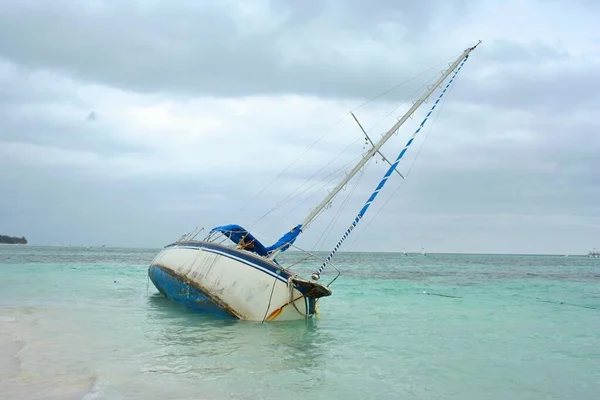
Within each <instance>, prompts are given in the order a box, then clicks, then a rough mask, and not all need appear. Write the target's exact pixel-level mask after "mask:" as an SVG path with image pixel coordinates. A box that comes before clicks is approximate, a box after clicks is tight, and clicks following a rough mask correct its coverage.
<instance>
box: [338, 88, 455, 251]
mask: <svg viewBox="0 0 600 400" xmlns="http://www.w3.org/2000/svg"><path fill="white" fill-rule="evenodd" d="M457 80H458V77H457V79H455V80H454V85H452V86H451V87H450V90H449V91H448V94H450V92H452V89H454V86H455V85H456V81H457ZM440 104H441V105H440V109H439V110H438V112H437V113H436V114H435V117H434V118H433V121H432V122H431V125H429V130H428V131H427V133H426V134H425V138H424V139H423V143H422V144H421V146H420V147H419V150H418V151H417V154H416V155H415V158H414V160H413V162H412V164H411V165H410V167H409V168H408V170H407V171H406V174H404V177H405V178H408V176H409V175H410V173H411V171H412V169H413V166H414V165H415V162H416V161H417V158H418V157H419V155H420V154H421V150H423V147H425V142H426V141H427V138H428V137H429V134H430V133H431V131H432V129H433V127H434V125H435V123H436V122H437V119H438V117H439V116H440V114H441V113H442V110H443V109H444V106H445V105H446V101H445V100H442V102H441V103H440ZM403 183H404V181H401V182H400V183H399V184H398V187H396V189H395V190H394V191H393V192H392V195H391V196H390V197H388V199H387V200H386V201H385V203H383V205H382V206H381V208H379V210H377V212H376V213H375V215H374V216H373V218H371V220H370V221H369V222H367V225H365V227H364V229H363V230H362V231H360V232H358V234H356V236H355V237H354V241H353V242H352V243H350V245H349V246H348V248H352V247H353V246H354V244H355V243H356V242H357V241H358V239H359V238H360V237H361V235H362V233H363V232H365V231H366V230H367V228H368V227H369V226H370V225H371V222H373V221H375V219H377V216H378V215H379V213H380V212H381V211H382V210H383V209H384V208H385V206H386V205H387V204H388V203H389V201H390V200H391V199H392V198H393V197H394V196H395V195H396V193H398V191H399V190H400V188H401V187H402V185H403Z"/></svg>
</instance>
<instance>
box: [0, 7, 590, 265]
mask: <svg viewBox="0 0 600 400" xmlns="http://www.w3.org/2000/svg"><path fill="white" fill-rule="evenodd" d="M598 15H600V3H599V2H595V1H591V0H590V1H583V0H580V1H566V0H565V1H558V0H538V1H534V0H507V1H502V2H501V1H491V0H488V1H486V0H477V1H475V0H473V1H471V0H460V1H442V0H439V1H436V0H431V1H422V2H418V1H404V0H369V1H359V0H303V1H291V0H288V1H266V0H265V1H247V0H244V1H241V0H239V1H223V0H214V1H208V0H205V1H198V2H190V1H185V2H184V1H177V0H175V1H166V0H165V1H161V0H155V1H145V2H139V1H135V2H134V1H124V0H119V1H116V0H115V1H64V0H55V1H52V2H48V1H0V234H8V235H17V236H22V235H24V236H26V237H27V239H28V240H29V241H30V243H31V244H40V245H68V244H72V245H101V244H106V245H109V246H143V247H155V246H156V247H159V246H163V245H165V244H168V243H170V242H172V241H173V240H175V239H177V238H178V237H179V236H180V235H181V234H183V233H185V232H186V231H190V230H192V229H194V228H195V227H196V226H204V227H205V228H206V229H210V228H211V227H213V226H215V225H222V224H228V223H239V224H241V225H243V226H245V227H251V228H252V230H253V231H254V232H255V233H256V235H257V236H258V237H259V238H260V239H261V240H262V241H263V242H265V244H267V245H269V244H271V243H272V242H273V241H274V240H276V239H277V238H278V237H279V236H281V235H282V234H283V233H285V232H286V231H287V230H289V229H290V228H291V227H293V226H294V225H296V224H297V223H299V222H301V221H302V220H303V219H304V217H305V216H306V214H307V213H308V212H309V210H310V208H311V207H314V206H315V205H316V204H318V202H319V200H320V199H321V198H323V196H325V194H326V190H327V189H331V188H332V187H333V186H334V185H335V183H336V182H337V180H336V179H334V180H332V181H331V182H330V183H329V184H327V185H325V184H324V183H325V182H326V181H323V180H322V178H324V177H326V176H327V175H328V174H330V173H332V172H334V171H335V170H337V169H340V168H341V167H343V166H344V165H347V166H348V168H346V170H349V167H350V166H351V165H352V164H351V161H352V160H355V159H356V158H357V157H359V156H360V154H361V152H362V151H363V145H364V138H363V137H362V136H361V132H360V130H359V128H358V127H357V125H356V124H355V123H354V121H353V119H352V116H351V115H350V114H349V111H350V110H354V112H355V114H356V115H357V117H358V118H359V119H360V120H361V123H362V124H363V125H364V126H365V128H368V130H369V133H370V135H371V136H372V137H373V138H374V139H377V138H379V137H380V135H381V134H382V133H383V132H384V131H385V130H386V129H387V128H389V127H390V126H391V125H392V124H393V123H394V122H395V121H396V118H397V117H399V116H401V115H402V114H403V113H404V112H405V111H406V110H407V109H408V107H409V106H410V104H411V103H410V100H414V99H416V98H417V97H418V95H420V94H421V93H422V92H423V91H424V89H425V87H424V85H426V84H427V82H428V81H429V82H431V80H432V79H435V78H436V77H438V76H439V74H440V71H442V69H443V68H444V66H446V65H447V63H448V62H450V61H452V60H453V58H454V57H456V56H458V55H459V54H460V53H461V52H462V51H463V50H464V49H465V48H467V47H468V46H472V45H474V44H475V43H477V41H478V40H480V39H481V40H482V41H483V42H482V44H481V45H480V46H479V47H478V48H477V49H476V50H475V51H474V52H473V53H472V56H471V57H470V58H469V60H468V61H467V63H466V64H465V66H464V68H463V69H462V71H461V73H460V74H459V76H458V78H457V80H456V84H455V86H453V87H452V90H451V91H450V92H449V94H448V95H447V96H446V97H445V100H444V102H443V103H442V106H441V107H439V108H438V110H436V113H434V114H433V116H432V118H431V119H430V120H429V122H428V124H427V125H426V126H425V129H424V130H423V131H421V134H420V136H417V139H416V141H415V142H414V144H413V146H412V147H411V148H410V149H409V152H408V153H407V156H406V157H405V159H404V160H403V161H402V162H401V163H400V167H399V169H400V171H402V172H403V173H404V174H407V179H406V181H402V180H401V179H400V177H399V176H398V175H394V176H393V178H392V179H391V180H390V181H389V183H388V185H387V186H386V187H385V189H384V190H383V192H382V193H381V195H380V196H379V197H378V199H377V201H376V202H375V203H374V205H373V206H372V208H371V209H370V210H369V212H368V213H367V215H366V216H365V220H363V221H362V222H361V224H360V225H359V227H358V228H357V229H356V230H355V232H354V233H353V234H352V235H351V236H350V237H349V239H348V240H347V241H346V243H345V244H344V246H343V247H342V248H341V250H342V251H343V250H356V251H402V250H403V249H406V250H407V251H420V249H421V247H422V246H423V247H425V249H426V251H429V252H501V253H570V254H581V253H585V252H587V251H588V250H589V249H591V248H592V247H594V246H596V247H600V174H599V171H600V129H599V128H600V119H599V118H598V112H597V110H598V109H599V107H600V30H598V28H597V23H598V22H597V17H598ZM411 78H414V79H412V80H410V81H409V82H408V83H404V84H402V83H403V82H406V81H407V80H409V79H411ZM394 88H395V89H394ZM390 89H394V90H391V91H389V92H388V93H386V94H385V95H383V96H381V97H379V98H377V99H376V100H374V101H371V102H369V103H367V104H366V105H363V104H364V103H365V102H367V101H368V100H369V99H373V98H375V97H376V96H378V95H380V94H382V93H385V92H386V91H388V90H390ZM438 93H439V92H436V93H435V94H434V96H437V94H438ZM433 100H435V98H433ZM432 103H433V101H430V102H429V103H428V104H425V105H424V106H423V107H421V108H420V109H419V112H418V113H417V114H416V115H415V118H414V119H411V120H409V122H407V124H406V125H405V126H403V127H402V128H401V129H400V132H399V134H398V136H394V137H393V138H392V139H391V140H390V141H389V142H388V143H387V144H386V145H385V146H384V148H383V151H384V153H385V154H386V155H387V157H388V158H391V159H394V158H395V157H396V156H397V154H398V152H399V151H400V150H401V148H402V147H403V145H404V143H406V141H407V140H408V138H409V137H410V136H411V135H412V133H413V132H414V129H415V128H416V126H417V125H418V124H419V123H420V121H421V119H422V117H423V115H424V114H425V113H426V112H427V111H428V109H429V107H431V105H432ZM361 105H363V106H361ZM386 116H387V117H386ZM384 117H386V118H384ZM319 138H321V140H319ZM311 146H312V147H311ZM344 150H345V151H344ZM417 156H418V157H417ZM290 164H292V165H291V166H290ZM288 167H289V168H288ZM286 168H287V169H286ZM385 170H386V165H385V164H383V163H382V162H381V161H378V162H377V163H375V160H372V161H371V163H370V164H369V167H368V168H367V169H366V171H365V173H364V175H362V177H361V178H360V180H357V179H355V180H353V181H352V182H351V183H350V184H349V185H348V187H347V188H346V190H345V191H343V192H341V194H340V196H338V198H337V199H336V201H334V203H333V207H332V208H331V209H329V210H327V212H326V213H325V214H323V215H322V216H321V217H320V218H319V219H318V220H317V222H315V224H314V225H313V226H312V227H311V228H310V229H308V230H307V231H306V233H305V234H303V236H302V237H301V238H300V239H298V241H297V245H299V246H301V247H303V248H306V249H313V248H314V247H315V244H317V246H316V249H321V250H330V249H331V248H332V247H333V246H334V245H335V242H337V240H338V239H339V238H340V237H341V235H342V234H343V231H344V230H345V229H346V227H347V226H348V225H349V224H350V223H351V221H352V219H353V218H354V216H355V215H356V213H357V212H358V210H359V209H360V207H361V205H362V204H363V203H364V201H365V200H366V199H367V198H368V196H369V194H370V192H371V191H372V190H373V189H374V188H375V186H376V185H377V183H378V181H379V179H380V178H381V176H382V175H383V174H384V173H385ZM340 171H341V173H343V171H344V170H343V169H340ZM282 172H283V174H282V175H281V176H279V174H281V173H282ZM278 176H279V177H278ZM276 177H278V179H277V180H275V181H274V182H272V184H270V185H267V184H269V183H270V182H271V181H272V180H273V179H275V178H276ZM309 178H311V179H310V180H309ZM332 178H337V179H339V178H340V175H333V176H332ZM307 180H308V181H307ZM357 181H358V184H357V185H356V186H355V185H354V183H355V182H357ZM304 183H306V184H305V185H304V186H300V185H302V184H304ZM313 184H314V186H312V188H311V189H310V190H309V191H303V189H305V188H307V187H309V186H310V185H313ZM299 187H300V190H296V189H298V188H299ZM353 188H355V190H354V191H353V192H352V190H353ZM295 190H296V192H294V191H295ZM315 190H317V191H315ZM298 192H300V195H299V196H298V197H295V198H294V199H293V200H292V201H291V202H288V203H285V204H284V205H283V206H282V207H279V208H277V209H275V210H274V211H273V212H271V213H270V214H268V215H267V216H266V217H264V218H262V219H260V220H259V221H258V223H255V221H256V220H258V219H259V217H261V216H262V215H264V214H265V213H267V212H268V211H269V210H271V209H272V208H273V207H274V206H275V205H277V204H278V203H279V202H280V201H281V200H283V199H284V198H286V196H290V195H291V196H293V195H294V194H295V193H298ZM351 192H352V196H351V197H350V200H349V202H348V203H347V204H346V205H345V207H344V208H343V209H342V212H341V214H340V215H339V218H338V219H337V220H336V221H337V222H336V223H335V225H334V226H333V229H332V230H331V232H330V234H329V235H328V236H326V237H323V238H322V239H323V240H321V241H319V242H317V240H318V239H319V238H321V235H322V234H323V232H324V231H325V229H326V227H327V225H328V224H329V222H330V221H332V219H333V218H334V217H336V216H337V214H336V213H337V212H338V210H339V208H340V206H341V205H342V204H343V203H344V201H345V200H346V198H347V195H348V194H349V193H351ZM257 195H258V196H257ZM309 195H310V197H308V196H309ZM392 195H393V196H392ZM391 196H392V197H391ZM384 204H385V207H384V208H383V209H382V206H383V205H384Z"/></svg>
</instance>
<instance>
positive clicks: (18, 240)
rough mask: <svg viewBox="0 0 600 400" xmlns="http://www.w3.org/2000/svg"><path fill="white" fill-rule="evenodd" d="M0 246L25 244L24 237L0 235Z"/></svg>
mask: <svg viewBox="0 0 600 400" xmlns="http://www.w3.org/2000/svg"><path fill="white" fill-rule="evenodd" d="M0 244H10V245H13V244H27V239H25V236H23V237H16V236H7V235H0Z"/></svg>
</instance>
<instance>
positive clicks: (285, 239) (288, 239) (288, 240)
mask: <svg viewBox="0 0 600 400" xmlns="http://www.w3.org/2000/svg"><path fill="white" fill-rule="evenodd" d="M300 228H302V225H296V226H295V227H293V228H292V230H291V231H289V232H287V233H286V234H285V235H283V236H282V237H281V238H279V240H278V241H277V242H275V244H273V245H272V246H269V247H267V249H266V250H267V252H269V253H270V252H272V251H273V250H277V249H278V248H280V247H281V252H282V253H283V252H284V251H286V250H287V249H289V248H290V246H291V245H292V244H294V242H295V241H296V238H297V237H298V235H299V234H300V232H302V231H301V230H300ZM282 246H283V247H282Z"/></svg>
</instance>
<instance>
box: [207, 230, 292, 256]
mask: <svg viewBox="0 0 600 400" xmlns="http://www.w3.org/2000/svg"><path fill="white" fill-rule="evenodd" d="M301 227H302V225H296V226H295V227H294V228H292V230H291V231H289V232H286V234H285V235H283V236H282V237H281V238H279V240H278V241H277V242H275V244H273V245H272V246H269V247H266V248H265V246H264V245H263V244H262V243H261V242H260V241H259V240H258V239H256V238H255V237H254V236H253V235H252V234H251V233H250V232H248V231H247V230H246V229H244V228H243V227H241V226H240V225H237V224H229V225H222V226H217V227H215V228H213V229H212V230H211V232H221V233H222V234H224V235H225V236H227V237H228V238H229V239H231V241H232V242H234V243H236V244H240V241H242V240H243V244H245V247H244V249H245V250H248V251H252V252H254V253H256V254H258V255H261V256H268V255H269V253H271V252H273V251H274V250H277V249H279V248H281V252H284V251H286V250H287V249H288V248H289V247H290V246H291V245H292V244H293V243H294V242H295V241H296V238H297V237H298V235H299V234H300V233H301V232H302V231H301V229H300V228H301Z"/></svg>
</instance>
